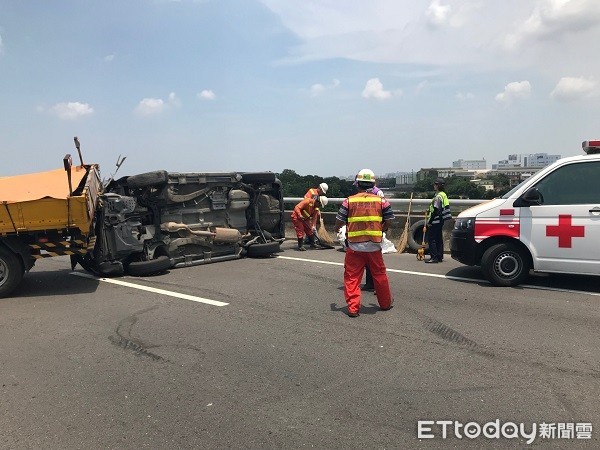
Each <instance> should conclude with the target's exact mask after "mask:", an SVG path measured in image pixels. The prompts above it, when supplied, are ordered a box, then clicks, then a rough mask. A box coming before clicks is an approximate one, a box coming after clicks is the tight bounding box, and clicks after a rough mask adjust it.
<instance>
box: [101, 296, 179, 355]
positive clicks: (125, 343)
mask: <svg viewBox="0 0 600 450" xmlns="http://www.w3.org/2000/svg"><path fill="white" fill-rule="evenodd" d="M155 309H158V306H152V307H150V308H146V309H142V310H140V311H138V312H136V313H134V314H132V315H130V316H127V317H125V318H124V319H123V320H121V321H120V322H119V324H118V325H117V328H116V330H115V334H116V336H115V335H111V336H109V337H108V340H109V341H110V343H111V344H113V345H115V346H117V347H120V348H122V349H123V350H129V351H133V352H134V353H135V355H136V356H145V357H148V358H150V359H152V360H154V361H166V362H170V361H169V360H168V359H165V358H163V357H162V356H160V355H157V354H156V353H152V352H151V351H149V349H150V348H158V347H160V346H158V345H145V344H144V342H142V341H141V340H139V339H134V338H132V337H131V334H132V331H133V326H134V325H135V324H136V322H137V321H138V317H139V316H140V315H142V314H145V313H147V312H150V311H153V310H155ZM123 328H125V329H126V330H125V332H123V331H122V329H123Z"/></svg>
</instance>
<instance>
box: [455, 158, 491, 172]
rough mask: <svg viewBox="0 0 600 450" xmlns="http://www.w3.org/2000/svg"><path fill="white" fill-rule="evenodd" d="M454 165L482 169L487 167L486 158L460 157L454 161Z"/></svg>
mask: <svg viewBox="0 0 600 450" xmlns="http://www.w3.org/2000/svg"><path fill="white" fill-rule="evenodd" d="M452 167H454V168H456V169H465V170H482V169H487V162H486V161H485V159H459V160H458V161H453V162H452Z"/></svg>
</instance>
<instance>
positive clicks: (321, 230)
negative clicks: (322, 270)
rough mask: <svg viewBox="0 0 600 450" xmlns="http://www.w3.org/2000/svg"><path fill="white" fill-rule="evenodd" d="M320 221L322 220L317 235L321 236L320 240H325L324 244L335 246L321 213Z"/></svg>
mask: <svg viewBox="0 0 600 450" xmlns="http://www.w3.org/2000/svg"><path fill="white" fill-rule="evenodd" d="M319 222H320V226H319V229H318V230H317V237H318V238H319V240H320V241H321V242H323V243H324V244H327V245H328V246H331V247H332V248H333V239H332V238H331V236H330V235H329V233H328V232H327V230H326V229H325V222H323V216H321V215H320V214H319Z"/></svg>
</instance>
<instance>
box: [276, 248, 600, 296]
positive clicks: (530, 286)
mask: <svg viewBox="0 0 600 450" xmlns="http://www.w3.org/2000/svg"><path fill="white" fill-rule="evenodd" d="M276 257H277V258H280V259H289V260H291V261H304V262H312V263H317V264H329V265H332V266H343V265H344V263H339V262H332V261H320V260H318V259H308V258H294V257H292V256H279V255H276ZM386 270H387V271H388V272H392V273H403V274H405V275H417V276H421V277H431V278H445V279H447V280H454V281H466V282H469V283H485V284H490V283H489V281H487V280H481V279H477V278H464V277H455V276H452V275H440V274H437V273H426V272H415V271H412V270H400V269H389V268H388V269H386ZM519 287H522V288H528V289H538V290H541V291H554V292H564V293H567V294H587V295H592V296H596V297H600V293H598V292H590V291H577V290H574V289H561V288H554V287H548V286H536V285H533V284H521V285H519Z"/></svg>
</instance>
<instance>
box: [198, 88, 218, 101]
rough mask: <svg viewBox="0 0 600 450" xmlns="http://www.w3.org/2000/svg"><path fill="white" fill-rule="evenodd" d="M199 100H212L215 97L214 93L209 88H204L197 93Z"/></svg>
mask: <svg viewBox="0 0 600 450" xmlns="http://www.w3.org/2000/svg"><path fill="white" fill-rule="evenodd" d="M197 96H198V98H199V99H200V100H214V99H216V98H217V96H216V95H215V93H214V92H213V91H212V90H210V89H204V90H203V91H202V92H200V93H199V94H197Z"/></svg>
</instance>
